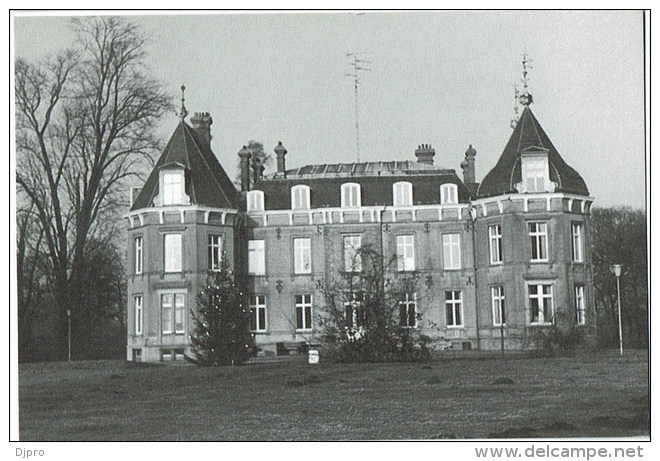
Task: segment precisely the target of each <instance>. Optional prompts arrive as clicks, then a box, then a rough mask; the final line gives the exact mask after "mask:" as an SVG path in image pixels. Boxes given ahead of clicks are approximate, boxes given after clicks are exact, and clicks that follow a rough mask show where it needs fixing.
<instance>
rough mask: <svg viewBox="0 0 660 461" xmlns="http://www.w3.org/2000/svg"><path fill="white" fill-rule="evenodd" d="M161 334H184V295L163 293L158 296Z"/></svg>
mask: <svg viewBox="0 0 660 461" xmlns="http://www.w3.org/2000/svg"><path fill="white" fill-rule="evenodd" d="M160 307H161V322H162V326H161V328H162V332H163V334H172V333H175V334H183V333H185V325H184V322H185V316H186V303H185V293H163V294H162V295H161V296H160Z"/></svg>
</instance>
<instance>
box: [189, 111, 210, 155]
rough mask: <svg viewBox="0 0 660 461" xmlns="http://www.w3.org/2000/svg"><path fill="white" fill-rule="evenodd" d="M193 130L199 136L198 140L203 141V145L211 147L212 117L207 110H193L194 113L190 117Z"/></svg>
mask: <svg viewBox="0 0 660 461" xmlns="http://www.w3.org/2000/svg"><path fill="white" fill-rule="evenodd" d="M190 123H192V126H193V128H194V129H195V132H196V133H197V135H198V136H199V138H200V140H201V141H202V142H203V143H204V146H205V147H206V148H207V149H209V150H210V149H211V138H212V136H211V125H213V119H212V118H211V114H210V113H209V112H195V115H193V117H192V118H191V119H190Z"/></svg>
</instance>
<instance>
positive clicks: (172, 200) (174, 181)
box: [163, 171, 183, 205]
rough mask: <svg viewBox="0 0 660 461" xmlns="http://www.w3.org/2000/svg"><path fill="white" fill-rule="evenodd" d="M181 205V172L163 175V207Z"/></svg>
mask: <svg viewBox="0 0 660 461" xmlns="http://www.w3.org/2000/svg"><path fill="white" fill-rule="evenodd" d="M180 203H183V172H182V171H174V172H168V173H163V205H178V204H180Z"/></svg>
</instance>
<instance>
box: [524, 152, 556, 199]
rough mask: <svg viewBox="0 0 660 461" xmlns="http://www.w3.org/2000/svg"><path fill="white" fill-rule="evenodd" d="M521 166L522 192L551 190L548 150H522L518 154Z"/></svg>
mask: <svg viewBox="0 0 660 461" xmlns="http://www.w3.org/2000/svg"><path fill="white" fill-rule="evenodd" d="M520 159H521V166H522V184H521V185H522V192H524V193H528V194H529V193H538V192H552V191H553V190H552V189H554V188H553V187H552V185H551V183H550V175H549V174H548V152H547V151H546V150H535V151H533V152H523V153H522V154H521V156H520Z"/></svg>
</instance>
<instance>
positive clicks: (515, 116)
mask: <svg viewBox="0 0 660 461" xmlns="http://www.w3.org/2000/svg"><path fill="white" fill-rule="evenodd" d="M513 100H514V101H516V103H515V104H514V105H513V118H512V119H511V128H513V129H515V128H516V125H518V120H520V114H519V113H518V112H519V110H520V109H519V108H518V104H520V90H519V89H518V85H516V84H515V83H514V85H513Z"/></svg>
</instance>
